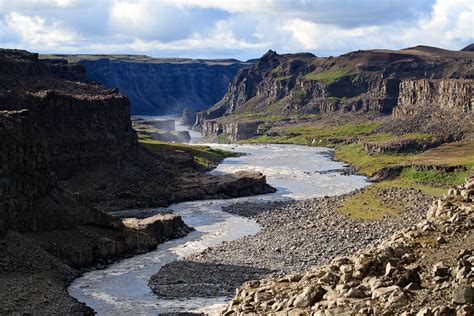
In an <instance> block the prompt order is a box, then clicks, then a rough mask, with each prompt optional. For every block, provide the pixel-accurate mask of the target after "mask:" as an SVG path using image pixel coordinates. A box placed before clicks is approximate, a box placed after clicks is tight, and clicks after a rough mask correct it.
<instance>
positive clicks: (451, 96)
mask: <svg viewBox="0 0 474 316" xmlns="http://www.w3.org/2000/svg"><path fill="white" fill-rule="evenodd" d="M473 85H474V80H457V79H446V80H427V79H421V80H403V81H402V82H401V83H400V94H399V96H398V106H397V107H396V108H395V109H394V111H393V115H394V117H397V118H402V117H404V116H407V115H409V113H410V115H413V113H414V112H416V111H419V110H420V109H423V108H427V107H428V108H439V109H442V110H447V111H451V112H454V113H458V114H462V113H471V112H472V110H473V108H474V107H473V104H474V99H473Z"/></svg>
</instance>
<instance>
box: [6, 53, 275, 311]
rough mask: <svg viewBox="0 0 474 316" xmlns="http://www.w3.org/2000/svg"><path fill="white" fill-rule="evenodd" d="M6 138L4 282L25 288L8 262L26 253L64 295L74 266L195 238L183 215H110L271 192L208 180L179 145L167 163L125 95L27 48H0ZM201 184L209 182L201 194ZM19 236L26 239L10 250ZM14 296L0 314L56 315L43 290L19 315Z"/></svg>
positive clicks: (257, 184) (255, 181)
mask: <svg viewBox="0 0 474 316" xmlns="http://www.w3.org/2000/svg"><path fill="white" fill-rule="evenodd" d="M173 123H174V121H173ZM0 138H1V139H2V141H1V142H0V162H1V167H0V238H1V239H0V246H1V247H0V258H1V260H0V261H1V262H0V265H1V266H2V267H3V266H4V264H3V263H5V266H6V267H5V268H2V269H0V274H1V275H0V279H2V280H4V279H9V280H12V281H13V282H14V283H16V282H20V280H21V282H23V281H24V282H25V284H27V283H28V282H29V281H27V280H25V279H24V277H23V274H24V272H25V271H24V270H22V269H20V268H18V269H16V268H15V267H11V266H8V264H9V262H16V261H18V260H20V259H18V258H21V257H23V258H24V259H23V260H26V261H28V262H26V265H31V264H32V262H30V261H31V260H33V261H34V260H36V259H35V256H34V255H31V256H30V255H25V254H24V253H23V252H22V251H23V249H24V248H34V250H33V251H32V252H33V253H41V254H40V255H38V256H37V258H44V259H45V260H46V262H50V261H51V262H54V264H55V265H57V267H58V270H57V271H51V266H49V265H48V264H45V265H43V264H41V265H40V267H39V268H38V269H37V270H38V273H39V274H41V275H43V276H44V277H43V279H42V281H41V280H37V282H38V285H39V286H43V285H44V284H43V283H46V282H49V283H51V284H53V283H54V286H55V289H54V290H53V292H55V293H57V294H58V295H63V296H66V297H67V292H66V291H65V288H66V285H67V283H68V282H70V281H71V279H72V277H74V276H75V275H77V274H78V271H76V270H73V269H71V267H74V268H81V267H87V266H91V265H94V264H97V263H107V262H110V260H113V259H117V258H120V257H123V256H126V255H131V254H134V253H137V252H144V251H148V250H150V249H153V248H155V247H156V245H157V244H158V243H159V242H162V241H164V240H167V239H169V238H173V237H178V236H182V235H184V234H186V233H187V232H189V227H187V226H186V224H185V223H184V222H183V221H182V220H181V219H180V218H179V216H171V217H170V216H169V217H164V218H153V221H152V222H153V223H150V228H144V229H140V228H136V227H127V226H126V225H124V224H123V223H122V221H121V220H120V219H118V218H116V217H113V216H111V215H109V214H107V213H105V212H104V211H108V210H116V209H120V208H127V207H130V208H132V207H137V206H143V207H144V206H156V205H167V204H169V203H171V202H177V201H182V200H187V199H198V198H201V196H202V195H203V196H204V198H205V197H211V196H212V197H215V196H219V197H234V196H240V195H245V194H254V193H260V192H266V191H268V190H269V189H271V187H270V186H268V185H267V184H266V183H265V178H264V177H261V176H260V177H259V176H248V175H241V176H240V175H230V176H226V177H222V178H220V177H218V176H211V175H209V174H204V173H203V172H202V168H199V167H198V166H197V163H196V162H195V161H194V159H193V156H192V155H191V154H189V153H188V154H186V153H181V152H179V151H178V150H175V149H173V148H170V149H169V151H168V152H167V155H166V157H165V155H164V154H163V155H160V153H159V152H158V153H153V152H150V151H149V150H147V149H145V148H144V147H142V146H141V145H140V144H139V143H138V139H137V135H136V132H135V131H134V130H133V128H132V125H131V120H130V103H129V101H128V98H127V97H124V96H123V95H121V94H119V93H118V92H117V90H113V89H107V88H104V87H103V86H101V85H98V84H96V83H93V82H90V81H89V80H88V79H87V78H86V77H85V70H84V68H83V67H82V66H80V65H70V64H68V63H67V62H66V61H60V60H53V61H51V60H50V61H41V60H38V56H37V54H31V53H28V52H25V51H17V50H0ZM173 150H174V152H173ZM175 154H176V156H177V157H178V156H179V157H183V156H186V157H184V158H183V159H175V157H174V155H175ZM188 178H190V179H188ZM202 179H203V180H205V181H208V182H209V183H211V184H213V185H212V186H210V187H209V188H204V189H200V190H196V188H200V187H201V180H202ZM252 187H253V188H252ZM175 191H177V192H179V193H178V194H176V195H173V192H175ZM206 194H208V195H206ZM149 221H151V220H149ZM18 235H21V237H12V236H18ZM16 239H18V240H25V241H24V242H21V243H19V244H18V247H11V246H10V245H9V244H5V243H12V240H16ZM28 240H33V241H34V243H31V242H30V241H28ZM28 243H31V245H29V244H28ZM45 252H46V253H47V254H45ZM17 259H18V260H17ZM4 271H5V273H6V274H5V273H4ZM52 278H55V280H54V282H53V280H52ZM21 282H20V283H21ZM28 284H29V283H28ZM35 286H36V285H35ZM20 291H21V290H20ZM10 293H11V295H13V294H14V293H16V292H15V291H12V292H7V293H2V297H1V298H2V304H1V305H2V306H1V307H0V313H12V312H14V313H18V312H20V313H23V312H25V313H32V312H33V311H34V312H35V313H41V314H49V313H51V312H52V311H53V310H55V309H54V306H52V305H54V304H56V303H52V302H49V301H48V304H44V301H41V300H40V299H39V300H38V298H41V295H42V294H41V295H39V294H38V295H37V296H38V297H37V296H32V297H30V300H29V301H28V298H26V300H27V303H25V305H22V306H16V309H15V304H14V300H15V299H16V297H14V296H9V294H10ZM45 295H46V296H47V293H46V294H45ZM61 300H62V299H61V298H59V299H58V301H61ZM65 300H69V301H70V303H71V304H72V305H71V306H70V307H71V310H68V311H66V312H71V313H72V312H73V311H74V310H75V309H76V308H79V307H78V305H79V304H78V303H77V302H74V301H71V299H70V298H68V299H65ZM12 302H13V303H12ZM68 308H69V307H68ZM79 309H82V307H81V308H79ZM88 312H90V310H89V311H88Z"/></svg>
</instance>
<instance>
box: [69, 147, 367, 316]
mask: <svg viewBox="0 0 474 316" xmlns="http://www.w3.org/2000/svg"><path fill="white" fill-rule="evenodd" d="M209 145H210V146H212V147H214V148H221V149H225V150H229V151H236V152H243V153H246V155H244V156H240V157H232V158H227V159H225V160H224V161H223V162H222V163H221V164H220V165H219V166H218V167H217V168H216V169H215V170H213V171H212V173H213V174H221V173H228V172H235V171H238V170H258V171H261V172H263V173H264V174H265V175H266V176H267V182H268V183H269V184H270V185H272V186H273V187H275V188H277V189H278V191H277V192H276V193H272V194H265V195H260V196H254V197H243V198H237V199H228V200H203V201H192V202H183V203H177V204H173V205H170V206H169V207H168V208H166V209H167V210H173V211H174V212H175V213H177V214H179V215H181V216H182V218H183V220H184V222H185V223H186V224H188V225H189V226H192V227H194V228H195V229H196V231H194V232H191V233H190V234H189V235H187V236H186V237H184V238H180V239H176V240H172V241H169V242H166V243H163V244H161V245H158V248H157V249H156V250H154V251H151V252H149V253H146V254H143V255H138V256H134V257H132V258H129V259H124V260H121V261H119V262H117V263H114V264H112V265H110V266H109V267H107V268H106V269H103V270H95V271H91V272H87V273H85V274H83V275H82V276H81V277H79V278H77V279H76V280H75V281H74V282H73V284H72V285H71V286H70V287H69V289H68V290H69V293H70V295H71V296H73V297H75V298H77V299H78V300H79V301H81V302H84V303H86V304H87V305H88V306H90V307H92V308H93V309H94V310H95V311H96V312H97V313H98V315H130V314H133V315H157V314H159V313H165V312H186V311H188V312H189V311H192V312H205V313H209V314H215V313H217V312H218V310H219V309H220V308H221V307H222V305H223V304H224V303H225V302H226V300H228V298H226V297H216V298H183V299H180V300H164V299H158V298H157V297H156V296H155V295H154V294H153V293H152V292H151V290H150V288H149V287H148V281H149V279H150V277H151V276H152V275H153V274H155V273H156V272H158V271H159V269H160V268H161V267H162V266H163V265H165V264H167V263H170V262H172V261H175V260H178V259H180V258H184V257H186V256H188V255H190V254H193V253H196V252H201V251H203V250H204V249H206V248H208V247H211V246H213V245H216V244H218V243H221V242H222V241H230V240H235V239H238V238H240V237H243V236H245V235H250V234H256V233H258V232H259V230H260V226H259V225H258V224H257V223H256V222H255V221H253V220H250V219H247V218H243V217H240V216H236V215H232V214H229V213H226V212H224V211H222V207H224V206H228V205H230V204H233V203H236V202H244V201H252V202H258V201H261V202H262V203H264V202H266V201H275V200H285V199H304V198H310V197H318V196H324V195H339V194H343V193H347V192H349V191H352V190H354V189H357V188H361V187H364V186H366V185H367V182H366V179H365V178H364V177H362V176H357V175H344V174H342V173H340V172H339V171H338V170H340V169H341V168H343V167H344V165H343V164H342V163H340V162H337V161H333V160H331V158H330V154H331V149H328V148H323V147H305V146H297V145H221V144H209ZM163 210H164V209H162V208H157V209H149V210H146V212H148V213H149V214H150V215H151V214H153V213H154V212H157V211H163ZM136 212H142V211H140V210H125V211H122V212H117V213H118V214H117V215H127V216H133V214H135V213H136Z"/></svg>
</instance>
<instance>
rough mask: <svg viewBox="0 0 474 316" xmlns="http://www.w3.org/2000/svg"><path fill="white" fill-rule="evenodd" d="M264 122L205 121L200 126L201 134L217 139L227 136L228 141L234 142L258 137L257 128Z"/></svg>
mask: <svg viewBox="0 0 474 316" xmlns="http://www.w3.org/2000/svg"><path fill="white" fill-rule="evenodd" d="M262 123H264V122H261V121H252V122H232V121H228V122H226V121H223V120H222V121H220V120H206V121H204V123H203V126H202V133H203V135H205V136H206V137H218V136H219V135H222V134H223V135H227V136H228V141H230V142H235V141H238V140H241V139H247V138H251V137H253V136H256V135H258V133H257V130H258V127H259V126H260V125H261V124H262Z"/></svg>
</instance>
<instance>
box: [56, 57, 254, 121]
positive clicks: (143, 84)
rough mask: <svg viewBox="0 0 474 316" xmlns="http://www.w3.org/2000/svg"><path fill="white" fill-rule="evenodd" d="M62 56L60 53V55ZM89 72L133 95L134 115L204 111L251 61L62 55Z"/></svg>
mask: <svg viewBox="0 0 474 316" xmlns="http://www.w3.org/2000/svg"><path fill="white" fill-rule="evenodd" d="M58 56H59V55H58ZM59 57H63V58H67V59H69V60H72V61H74V62H77V63H79V64H81V65H83V66H85V67H86V69H87V75H88V76H89V77H90V78H92V79H94V80H97V81H99V82H100V83H102V84H103V85H105V86H107V87H111V88H118V89H119V90H120V92H122V93H123V94H124V95H127V96H128V97H129V98H130V102H131V110H132V113H133V114H136V115H138V114H148V115H158V114H167V113H180V112H181V111H182V110H183V109H184V108H191V109H192V110H194V111H202V110H203V109H206V108H209V107H210V106H212V105H213V104H215V103H216V102H217V101H219V100H220V99H221V98H222V96H223V95H224V94H225V92H226V89H227V86H228V84H229V83H230V82H231V81H232V79H234V77H235V75H236V74H237V72H238V71H239V70H240V69H241V68H242V67H245V66H248V65H249V63H245V62H241V61H238V60H234V59H229V60H226V59H223V60H198V59H197V60H192V59H179V58H169V59H166V58H152V57H148V56H107V55H97V56H94V55H91V56H88V55H79V56H74V55H67V56H66V55H60V56H59Z"/></svg>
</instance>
